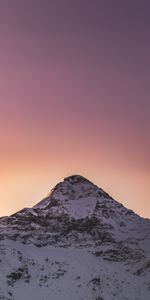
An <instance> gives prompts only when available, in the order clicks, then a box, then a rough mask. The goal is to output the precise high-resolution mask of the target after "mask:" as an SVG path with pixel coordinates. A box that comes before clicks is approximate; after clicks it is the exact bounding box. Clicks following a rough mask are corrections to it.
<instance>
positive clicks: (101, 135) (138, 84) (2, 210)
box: [0, 0, 150, 218]
mask: <svg viewBox="0 0 150 300" xmlns="http://www.w3.org/2000/svg"><path fill="white" fill-rule="evenodd" d="M149 37H150V1H149V0H126V1H120V0H113V1H112V0H74V1H73V0H26V1H24V0H13V1H9V0H2V1H0V216H3V215H10V214H12V213H14V212H15V211H17V210H19V209H22V208H23V207H31V206H33V205H34V204H36V203H37V202H38V201H40V200H41V199H42V198H43V197H44V196H45V195H46V194H47V193H48V192H49V191H50V189H51V188H52V187H53V186H55V184H56V183H58V182H59V181H62V180H63V178H64V177H66V176H69V175H72V174H80V175H83V176H85V177H87V178H88V179H90V180H91V181H93V182H94V183H95V184H97V185H98V186H99V187H101V188H103V189H104V190H106V191H107V192H109V193H110V194H111V195H112V196H113V197H114V198H115V199H116V200H118V201H119V202H121V203H123V204H124V205H125V206H126V207H128V208H130V209H133V210H134V211H135V212H136V213H138V214H140V215H141V216H143V217H147V218H150V192H149V184H150V155H149V154H150V84H149V82H150V38H149Z"/></svg>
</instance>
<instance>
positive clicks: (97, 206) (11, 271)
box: [0, 175, 150, 300]
mask: <svg viewBox="0 0 150 300" xmlns="http://www.w3.org/2000/svg"><path fill="white" fill-rule="evenodd" d="M0 240H1V241H0V249H4V254H3V251H1V252H0V259H1V255H3V256H2V259H1V262H2V265H3V267H4V274H2V279H3V277H4V281H5V282H6V284H7V285H6V286H5V290H6V291H7V292H8V293H9V292H10V293H11V294H10V295H9V297H10V298H7V296H8V295H6V292H5V291H3V288H2V287H1V286H0V297H1V298H0V299H19V300H20V299H23V298H22V297H21V298H19V293H21V292H22V291H23V289H24V288H25V287H27V286H26V285H27V284H28V288H29V295H28V296H29V298H31V291H30V290H32V286H33V284H35V285H36V288H37V290H38V289H39V292H38V294H36V295H35V297H34V295H32V299H41V300H42V299H44V300H46V299H49V296H48V295H51V297H52V299H54V300H55V299H68V300H70V299H73V300H75V299H79V300H80V299H90V300H91V299H93V300H94V299H96V300H102V299H107V300H109V299H110V300H112V299H120V300H122V299H131V300H132V299H140V300H141V299H144V300H148V299H150V296H149V293H150V282H149V275H150V253H149V251H150V220H148V219H147V220H146V219H143V218H141V217H140V216H138V215H136V214H135V213H134V212H133V211H131V210H129V209H127V208H125V207H124V206H123V205H122V204H120V203H119V202H117V201H115V200H114V199H112V198H111V197H110V196H109V195H108V194H107V193H106V192H104V191H103V190H102V189H101V188H98V187H97V186H95V185H94V184H93V183H92V182H90V181H89V180H87V179H85V178H84V177H82V176H79V175H74V176H70V177H67V178H65V179H64V181H63V182H61V183H59V184H57V185H56V187H55V188H54V189H53V190H52V191H51V193H50V194H49V195H48V196H47V197H46V198H45V199H43V200H42V201H40V202H39V203H38V204H37V205H35V206H34V207H33V208H25V209H23V210H21V211H19V212H17V213H16V214H13V215H12V216H10V217H4V218H1V219H0ZM29 249H32V255H31V253H30V250H29ZM54 249H55V251H54ZM13 253H20V254H13ZM34 254H35V256H36V255H37V261H36V260H35V259H34ZM56 254H57V255H56ZM14 256H15V263H14V265H13V262H14ZM38 256H39V259H42V262H41V263H40V267H41V268H42V269H43V268H44V269H43V270H45V273H44V274H45V275H43V271H40V270H39V268H40V267H39V262H38ZM47 256H48V257H47ZM6 257H7V259H6ZM41 257H42V258H41ZM44 259H48V260H46V261H44ZM6 261H7V262H8V266H9V268H5V266H4V264H5V263H6ZM31 261H32V263H33V265H32V264H30V263H31ZM48 261H50V265H49V263H48ZM54 261H55V262H56V261H58V265H61V267H60V270H61V271H60V273H61V275H60V273H59V271H58V270H57V268H56V266H55V267H53V268H52V266H54V265H55V264H54ZM62 261H63V263H64V265H63V263H62ZM90 261H91V264H90V266H89V262H90ZM82 263H83V265H84V268H85V270H84V272H83V274H82V276H81V274H80V267H81V269H82V268H83V265H82ZM56 265H57V264H56ZM48 266H49V268H50V269H51V268H52V269H53V272H52V273H51V272H48V270H49V269H48V270H47V268H48ZM64 266H65V267H64ZM84 268H83V269H84ZM75 270H76V271H75ZM74 272H75V273H74ZM7 273H8V274H7ZM81 273H82V272H81ZM54 274H55V276H54ZM73 274H74V275H73ZM93 274H94V275H93ZM42 276H46V277H42ZM72 276H76V278H77V277H78V280H76V281H74V280H75V279H73V278H74V277H73V278H72ZM55 277H56V278H55ZM42 278H46V279H42ZM101 278H105V281H104V282H103V280H102V279H101ZM128 278H130V280H129V279H128ZM6 279H7V280H6ZM54 279H55V280H54ZM131 281H132V282H134V284H133V283H132V284H131ZM35 282H36V283H35ZM102 282H103V283H102ZM57 284H59V285H60V290H61V293H63V295H64V296H63V297H61V296H60V295H59V293H58V290H57V289H56V287H55V285H56V286H57ZM68 284H69V285H70V286H71V287H72V288H71V290H70V292H69V291H68V289H67V287H66V286H67V285H68ZM48 291H49V294H47V293H48ZM52 291H53V292H52ZM50 293H51V294H50ZM76 293H77V294H78V297H77V296H76V295H77V294H76ZM40 295H41V296H40ZM3 297H4V298H3ZM13 297H14V298H13ZM38 297H39V298H38Z"/></svg>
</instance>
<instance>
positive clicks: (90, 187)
mask: <svg viewBox="0 0 150 300" xmlns="http://www.w3.org/2000/svg"><path fill="white" fill-rule="evenodd" d="M106 195H107V194H106V193H105V192H104V191H103V190H101V189H99V188H98V187H97V186H96V185H94V184H93V183H92V182H90V181H89V180H88V179H86V178H84V177H83V176H80V175H73V176H69V177H67V178H65V179H64V181H63V182H60V183H58V184H57V185H56V186H55V187H54V189H53V190H52V191H51V192H50V194H49V195H48V196H47V197H46V198H45V199H43V200H42V201H40V202H39V203H38V204H36V205H35V206H34V208H39V209H51V210H52V209H53V211H55V212H57V213H58V212H61V211H63V212H64V213H66V214H68V215H69V216H70V217H73V218H77V219H78V218H79V219H80V218H84V217H86V216H90V215H91V214H92V213H94V210H95V208H96V205H97V200H98V198H99V196H101V197H104V196H106ZM107 196H108V195H107Z"/></svg>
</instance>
